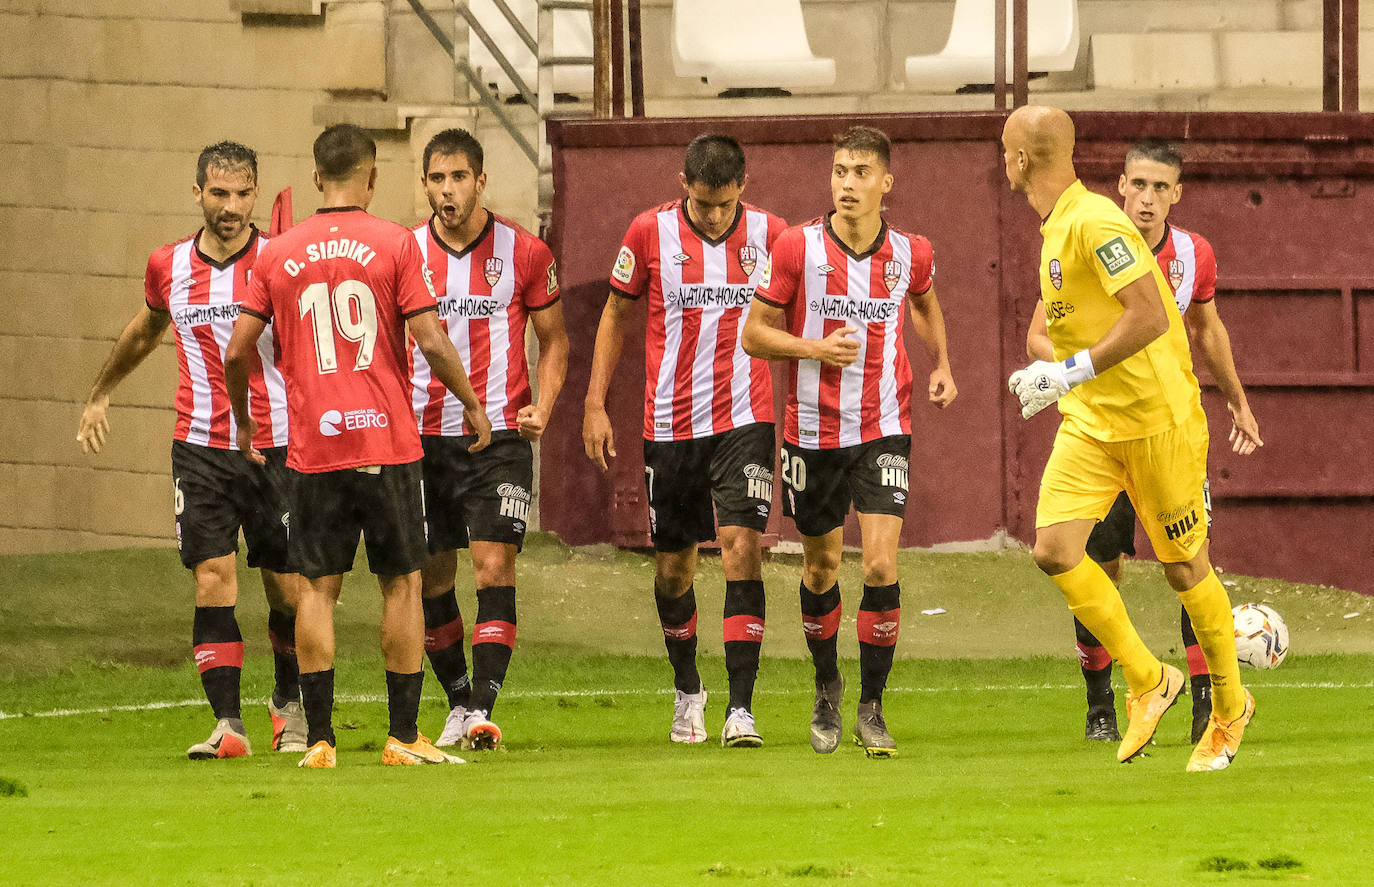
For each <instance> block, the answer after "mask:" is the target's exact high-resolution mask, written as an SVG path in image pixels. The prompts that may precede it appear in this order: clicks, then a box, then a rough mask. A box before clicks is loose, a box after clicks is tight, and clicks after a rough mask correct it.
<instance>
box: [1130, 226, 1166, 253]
mask: <svg viewBox="0 0 1374 887" xmlns="http://www.w3.org/2000/svg"><path fill="white" fill-rule="evenodd" d="M1137 227H1138V226H1137ZM1168 232H1169V223H1168V222H1164V221H1161V222H1160V223H1159V224H1158V225H1152V226H1150V227H1149V228H1141V229H1140V236H1141V237H1143V238H1145V245H1146V246H1148V247H1149V248H1150V251H1151V252H1155V253H1157V252H1159V244H1160V243H1161V242H1163V240H1164V235H1165V234H1167V233H1168Z"/></svg>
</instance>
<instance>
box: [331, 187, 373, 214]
mask: <svg viewBox="0 0 1374 887" xmlns="http://www.w3.org/2000/svg"><path fill="white" fill-rule="evenodd" d="M320 193H321V194H322V196H323V197H324V201H323V203H322V205H321V207H320V208H321V209H339V208H341V207H345V206H356V207H358V208H360V209H364V210H366V209H367V205H368V204H369V203H371V202H372V189H371V188H369V187H367V184H366V183H361V184H358V183H354V182H339V183H335V182H325V183H324V185H323V187H322V188H321V189H320Z"/></svg>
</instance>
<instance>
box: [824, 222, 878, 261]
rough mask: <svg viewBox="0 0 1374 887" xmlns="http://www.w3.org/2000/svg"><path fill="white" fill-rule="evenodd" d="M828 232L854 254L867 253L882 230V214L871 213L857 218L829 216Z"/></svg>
mask: <svg viewBox="0 0 1374 887" xmlns="http://www.w3.org/2000/svg"><path fill="white" fill-rule="evenodd" d="M830 230H832V231H834V232H835V236H836V237H838V238H839V239H840V242H841V243H843V244H844V245H845V246H847V247H849V251H850V252H852V253H855V254H862V253H864V252H867V250H868V248H869V247H871V246H872V245H873V241H875V240H877V239H878V233H879V232H881V231H882V230H883V216H882V213H879V212H872V213H868V214H866V215H862V216H859V217H858V218H843V217H841V216H840V214H839V213H832V214H831V215H830Z"/></svg>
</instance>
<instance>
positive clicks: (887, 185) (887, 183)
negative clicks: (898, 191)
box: [883, 172, 896, 194]
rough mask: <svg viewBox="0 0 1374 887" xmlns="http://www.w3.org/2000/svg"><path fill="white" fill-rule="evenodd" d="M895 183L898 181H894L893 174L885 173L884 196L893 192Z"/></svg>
mask: <svg viewBox="0 0 1374 887" xmlns="http://www.w3.org/2000/svg"><path fill="white" fill-rule="evenodd" d="M895 181H896V179H894V178H893V177H892V173H890V172H885V173H883V193H884V194H887V193H888V192H890V191H891V190H892V183H893V182H895Z"/></svg>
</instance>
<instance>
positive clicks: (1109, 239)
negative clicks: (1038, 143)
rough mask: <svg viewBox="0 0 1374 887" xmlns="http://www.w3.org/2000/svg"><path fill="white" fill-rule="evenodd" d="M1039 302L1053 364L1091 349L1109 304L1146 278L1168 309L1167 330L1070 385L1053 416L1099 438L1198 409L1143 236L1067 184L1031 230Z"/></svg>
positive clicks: (1158, 426)
mask: <svg viewBox="0 0 1374 887" xmlns="http://www.w3.org/2000/svg"><path fill="white" fill-rule="evenodd" d="M1040 232H1041V234H1042V235H1044V238H1045V242H1044V245H1043V247H1042V248H1041V253H1040V296H1041V299H1042V301H1044V303H1045V319H1046V322H1047V328H1048V331H1049V336H1050V341H1051V343H1053V345H1054V357H1055V359H1056V360H1065V359H1067V358H1068V357H1070V356H1072V355H1074V354H1076V353H1078V352H1079V351H1081V350H1083V349H1084V348H1088V347H1089V346H1091V345H1094V344H1096V343H1097V342H1098V341H1099V340H1100V339H1101V338H1102V337H1103V336H1104V335H1106V333H1107V330H1109V329H1110V328H1111V327H1112V325H1113V324H1114V323H1116V320H1117V318H1119V317H1120V316H1121V314H1122V310H1123V309H1122V307H1121V303H1120V302H1119V301H1117V299H1116V298H1115V294H1116V293H1117V292H1120V291H1121V290H1122V289H1123V288H1124V287H1126V286H1127V285H1128V284H1130V283H1133V282H1134V281H1136V280H1139V279H1140V278H1142V277H1145V276H1146V275H1152V276H1153V277H1154V281H1155V283H1156V285H1157V286H1158V289H1159V294H1160V295H1159V298H1160V299H1161V300H1163V301H1164V303H1165V305H1166V306H1167V307H1168V308H1169V311H1168V315H1169V319H1170V321H1169V329H1168V331H1167V332H1166V333H1165V334H1164V335H1162V336H1160V337H1159V338H1158V339H1155V340H1154V341H1153V342H1151V343H1150V344H1149V345H1146V346H1145V347H1144V348H1143V349H1141V350H1140V351H1138V352H1136V353H1135V354H1133V355H1131V356H1130V357H1128V358H1126V359H1125V360H1124V361H1122V362H1121V363H1119V364H1117V365H1116V366H1113V367H1111V368H1109V369H1107V370H1105V371H1103V372H1102V373H1101V374H1099V375H1098V376H1097V378H1095V379H1091V380H1089V381H1087V382H1084V383H1083V384H1082V385H1079V386H1078V387H1077V388H1075V389H1073V390H1072V391H1070V392H1069V393H1068V394H1066V395H1064V396H1063V397H1062V398H1060V400H1059V410H1060V412H1061V413H1063V414H1064V417H1065V419H1066V420H1071V421H1073V422H1075V423H1076V424H1077V426H1078V427H1079V428H1080V429H1081V430H1082V431H1083V432H1084V433H1086V434H1088V435H1089V436H1091V437H1094V438H1096V439H1098V440H1103V441H1116V440H1134V439H1137V438H1142V437H1149V436H1151V435H1154V434H1159V433H1160V432H1162V431H1167V430H1168V429H1170V428H1173V427H1174V426H1176V425H1178V424H1179V423H1180V422H1182V421H1183V420H1184V419H1185V418H1186V417H1187V416H1188V415H1189V413H1190V411H1191V410H1193V409H1195V408H1196V407H1197V405H1198V404H1199V403H1200V398H1201V392H1200V390H1199V388H1198V383H1197V378H1196V377H1195V376H1194V375H1193V361H1192V356H1191V354H1190V352H1189V350H1188V337H1187V334H1186V333H1185V332H1184V329H1183V320H1182V317H1181V316H1180V315H1179V313H1178V308H1177V305H1176V303H1175V302H1174V301H1173V299H1172V298H1171V297H1170V295H1171V293H1172V290H1171V288H1170V287H1169V282H1168V280H1167V279H1166V278H1165V276H1164V272H1163V271H1161V270H1160V266H1159V263H1158V262H1155V261H1151V260H1152V259H1153V258H1154V256H1153V254H1152V253H1151V251H1150V248H1149V247H1148V246H1147V245H1146V244H1145V239H1144V238H1143V237H1142V236H1141V234H1140V232H1139V231H1138V230H1137V229H1136V227H1135V225H1134V224H1133V223H1132V222H1131V220H1130V219H1129V218H1128V217H1127V216H1126V214H1125V213H1124V212H1122V210H1121V208H1120V207H1119V206H1117V205H1116V204H1115V203H1113V202H1112V201H1111V200H1108V199H1107V198H1106V197H1103V196H1102V195H1100V194H1094V193H1092V192H1091V191H1089V190H1088V189H1087V188H1085V187H1084V186H1083V183H1082V182H1075V183H1074V184H1073V185H1071V186H1070V187H1069V188H1068V189H1067V190H1065V192H1064V193H1063V194H1062V195H1060V197H1059V200H1058V201H1057V202H1056V203H1055V206H1054V209H1053V210H1052V211H1051V212H1050V215H1049V216H1048V217H1047V218H1046V219H1045V221H1044V222H1043V223H1042V224H1041V226H1040Z"/></svg>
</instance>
